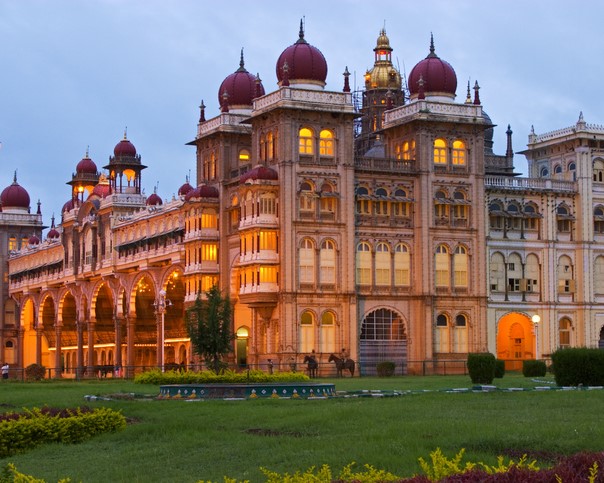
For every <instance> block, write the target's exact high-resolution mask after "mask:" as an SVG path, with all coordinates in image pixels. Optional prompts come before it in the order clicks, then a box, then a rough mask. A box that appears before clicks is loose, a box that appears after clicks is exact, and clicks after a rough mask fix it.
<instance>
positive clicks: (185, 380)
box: [134, 369, 310, 384]
mask: <svg viewBox="0 0 604 483" xmlns="http://www.w3.org/2000/svg"><path fill="white" fill-rule="evenodd" d="M309 380H310V378H309V377H308V376H307V375H306V374H304V373H302V372H275V373H273V374H268V373H266V372H264V371H259V370H250V371H244V372H236V371H233V370H228V369H227V370H225V371H223V372H221V373H219V374H216V373H215V372H213V371H199V372H198V371H185V372H179V371H166V372H161V371H160V370H159V369H153V370H151V371H147V372H143V373H142V374H137V375H136V376H135V377H134V382H135V383H137V384H218V383H229V384H245V383H249V382H251V383H265V382H292V381H309Z"/></svg>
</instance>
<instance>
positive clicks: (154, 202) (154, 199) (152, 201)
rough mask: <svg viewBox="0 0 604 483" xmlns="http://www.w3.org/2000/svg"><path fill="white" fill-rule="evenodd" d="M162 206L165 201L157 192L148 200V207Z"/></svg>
mask: <svg viewBox="0 0 604 483" xmlns="http://www.w3.org/2000/svg"><path fill="white" fill-rule="evenodd" d="M161 204H163V201H162V200H161V198H160V197H159V195H158V194H157V193H155V192H154V193H153V194H152V195H151V196H149V198H147V206H156V205H161Z"/></svg>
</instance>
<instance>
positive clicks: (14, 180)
mask: <svg viewBox="0 0 604 483" xmlns="http://www.w3.org/2000/svg"><path fill="white" fill-rule="evenodd" d="M13 184H17V170H16V169H15V174H14V176H13Z"/></svg>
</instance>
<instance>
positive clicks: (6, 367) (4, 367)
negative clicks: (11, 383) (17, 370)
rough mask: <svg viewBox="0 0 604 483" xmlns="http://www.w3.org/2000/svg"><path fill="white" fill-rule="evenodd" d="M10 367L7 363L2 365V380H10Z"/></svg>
mask: <svg viewBox="0 0 604 483" xmlns="http://www.w3.org/2000/svg"><path fill="white" fill-rule="evenodd" d="M9 368H10V366H9V365H8V362H5V363H4V364H3V365H2V369H1V370H2V379H8V370H9Z"/></svg>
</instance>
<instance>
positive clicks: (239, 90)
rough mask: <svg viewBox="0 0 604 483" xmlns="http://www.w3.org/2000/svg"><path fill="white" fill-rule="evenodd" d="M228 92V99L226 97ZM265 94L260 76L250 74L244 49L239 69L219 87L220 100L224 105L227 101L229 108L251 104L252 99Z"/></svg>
mask: <svg viewBox="0 0 604 483" xmlns="http://www.w3.org/2000/svg"><path fill="white" fill-rule="evenodd" d="M225 93H226V94H227V96H226V99H225V98H224V96H225ZM263 95H264V87H263V86H262V82H261V81H260V78H258V77H256V76H255V75H252V74H250V73H249V72H248V71H247V70H246V69H245V67H244V63H243V50H242V51H241V61H240V62H239V69H237V70H236V71H235V72H234V73H233V74H231V75H229V76H227V78H226V79H225V80H223V81H222V84H220V89H218V102H219V104H220V105H221V106H222V105H223V104H224V103H225V102H226V104H227V105H228V106H229V108H232V107H235V108H237V107H238V106H246V107H248V106H251V105H252V100H253V99H255V98H256V97H260V96H263Z"/></svg>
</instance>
